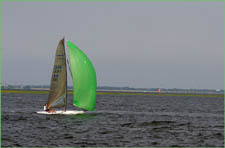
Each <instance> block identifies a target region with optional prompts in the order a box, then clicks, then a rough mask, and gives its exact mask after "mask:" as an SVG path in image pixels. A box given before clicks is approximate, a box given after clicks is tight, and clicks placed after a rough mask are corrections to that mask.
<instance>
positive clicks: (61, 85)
mask: <svg viewBox="0 0 225 148" xmlns="http://www.w3.org/2000/svg"><path fill="white" fill-rule="evenodd" d="M67 46H68V57H69V58H67V56H66V51H65V46H64V38H63V39H62V40H60V41H59V43H58V46H57V49H56V54H55V62H54V67H53V71H52V76H51V85H50V90H49V95H48V101H47V107H48V108H49V109H53V108H54V109H57V108H63V110H57V111H55V112H53V113H48V112H46V111H38V112H37V113H41V114H82V113H84V110H85V111H86V110H87V111H93V110H94V109H95V104H96V88H97V80H96V72H95V69H94V67H93V64H92V62H91V61H90V59H89V58H88V57H87V55H85V53H84V52H83V51H82V50H81V49H79V48H78V47H77V46H76V45H75V44H73V43H72V42H71V41H67ZM67 65H68V67H69V71H70V74H71V76H72V80H73V105H74V106H76V107H78V108H80V109H81V110H79V111H78V110H72V111H71V110H67Z"/></svg>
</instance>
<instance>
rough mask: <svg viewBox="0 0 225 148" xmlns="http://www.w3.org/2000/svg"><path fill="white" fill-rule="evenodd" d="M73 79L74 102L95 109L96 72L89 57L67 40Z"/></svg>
mask: <svg viewBox="0 0 225 148" xmlns="http://www.w3.org/2000/svg"><path fill="white" fill-rule="evenodd" d="M67 45H68V51H69V60H70V69H71V73H72V79H73V97H74V99H73V104H74V105H75V106H77V107H79V108H82V109H85V110H89V111H93V110H94V109H95V103H96V87H97V80H96V72H95V69H94V67H93V65H92V63H91V61H90V60H89V58H88V57H87V56H86V55H85V54H84V53H83V52H82V51H81V50H80V49H79V48H78V47H77V46H76V45H74V44H73V43H72V42H70V41H67Z"/></svg>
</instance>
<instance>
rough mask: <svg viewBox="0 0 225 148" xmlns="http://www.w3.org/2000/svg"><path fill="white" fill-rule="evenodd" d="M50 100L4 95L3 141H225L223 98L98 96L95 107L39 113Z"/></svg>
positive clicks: (186, 143)
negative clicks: (74, 112) (65, 112)
mask: <svg viewBox="0 0 225 148" xmlns="http://www.w3.org/2000/svg"><path fill="white" fill-rule="evenodd" d="M46 100H47V95H41V94H2V146H24V147H25V146H77V147H78V146H148V147H150V146H221V147H222V146H224V99H223V98H203V97H181V96H176V97H175V96H174V97H173V96H151V95H149V96H147V95H137V96H135V95H98V96H97V103H96V110H95V111H94V112H87V113H85V114H83V115H41V114H37V113H36V111H38V110H42V108H43V105H44V104H45V102H46ZM68 103H69V106H68V108H69V109H70V110H75V109H77V108H75V107H73V106H72V105H71V104H72V95H68Z"/></svg>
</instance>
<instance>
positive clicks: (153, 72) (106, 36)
mask: <svg viewBox="0 0 225 148" xmlns="http://www.w3.org/2000/svg"><path fill="white" fill-rule="evenodd" d="M63 36H65V37H66V39H67V40H71V41H72V42H73V43H75V44H76V45H77V46H78V47H80V48H81V49H82V50H83V51H84V52H85V53H86V54H87V56H88V57H89V58H90V59H91V61H92V62H93V65H94V67H95V70H96V73H97V81H98V86H104V85H107V86H130V87H145V88H153V87H154V88H155V87H164V88H210V89H211V88H213V89H214V88H215V89H221V88H222V89H223V88H224V2H151V1H149V2H2V47H1V50H2V83H3V84H37V85H38V84H43V85H44V84H45V85H49V84H50V77H51V72H52V69H53V64H54V56H55V50H56V46H57V44H58V42H59V40H60V39H61V38H62V37H63ZM68 81H69V82H68V83H69V85H71V84H72V83H71V82H72V79H71V76H69V77H68Z"/></svg>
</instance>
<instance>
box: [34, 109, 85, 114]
mask: <svg viewBox="0 0 225 148" xmlns="http://www.w3.org/2000/svg"><path fill="white" fill-rule="evenodd" d="M37 113H38V114H48V115H56V114H60V115H77V114H83V113H84V111H78V110H67V111H55V112H53V113H48V112H46V111H37Z"/></svg>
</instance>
